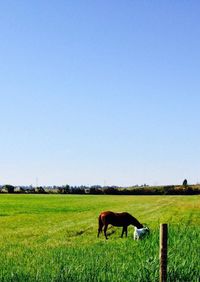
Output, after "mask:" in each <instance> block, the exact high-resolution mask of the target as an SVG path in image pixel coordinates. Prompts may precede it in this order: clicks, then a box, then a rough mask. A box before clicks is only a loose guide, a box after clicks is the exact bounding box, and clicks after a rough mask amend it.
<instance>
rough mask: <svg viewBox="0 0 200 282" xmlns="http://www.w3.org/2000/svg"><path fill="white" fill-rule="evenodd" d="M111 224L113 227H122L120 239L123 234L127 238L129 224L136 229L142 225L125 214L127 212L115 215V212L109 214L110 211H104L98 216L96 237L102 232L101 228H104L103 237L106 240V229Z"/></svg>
mask: <svg viewBox="0 0 200 282" xmlns="http://www.w3.org/2000/svg"><path fill="white" fill-rule="evenodd" d="M109 224H111V225H113V226H122V227H123V229H122V235H121V238H122V237H123V235H124V232H125V234H126V237H127V232H128V231H127V229H128V226H129V225H130V224H132V225H134V226H136V227H137V228H143V225H142V224H141V223H140V222H139V221H138V220H137V219H136V218H135V217H133V216H132V215H131V214H129V213H127V212H122V213H115V212H111V211H104V212H102V213H100V215H99V228H98V235H97V236H98V237H99V234H100V233H101V232H102V228H103V227H104V230H103V231H104V235H105V237H106V239H108V238H107V234H106V231H107V228H108V225H109Z"/></svg>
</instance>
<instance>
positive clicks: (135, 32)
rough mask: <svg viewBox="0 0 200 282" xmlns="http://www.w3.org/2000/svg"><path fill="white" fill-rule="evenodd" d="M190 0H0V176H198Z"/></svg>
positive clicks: (196, 41)
mask: <svg viewBox="0 0 200 282" xmlns="http://www.w3.org/2000/svg"><path fill="white" fill-rule="evenodd" d="M199 15H200V3H199V1H139V0H138V1H131V0H127V1H114V0H112V1H92V0H91V1H72V0H71V1H64V0H63V1H49V0H48V1H41V0H37V1H36V0H34V1H25V0H24V1H23V0H21V1H14V0H13V1H1V3H0V107H1V110H0V133H1V137H0V184H5V183H10V184H14V185H18V184H27V185H29V184H33V185H36V178H37V179H38V180H37V182H38V184H39V185H54V184H67V183H68V184H70V185H80V184H86V185H87V184H89V185H92V184H100V185H104V184H106V185H124V186H125V185H134V184H143V183H147V184H150V185H151V184H153V185H159V184H178V183H182V181H183V180H184V178H187V179H188V182H189V183H197V182H200V164H199V156H200V130H199V129H200V112H199V109H200V17H199Z"/></svg>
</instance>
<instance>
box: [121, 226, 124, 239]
mask: <svg viewBox="0 0 200 282" xmlns="http://www.w3.org/2000/svg"><path fill="white" fill-rule="evenodd" d="M124 231H125V227H124V226H123V228H122V235H121V238H123V236H124Z"/></svg>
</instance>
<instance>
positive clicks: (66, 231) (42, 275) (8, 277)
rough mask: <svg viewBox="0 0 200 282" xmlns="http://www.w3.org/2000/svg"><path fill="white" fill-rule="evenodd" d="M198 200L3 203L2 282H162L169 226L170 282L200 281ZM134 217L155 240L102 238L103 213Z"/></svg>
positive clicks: (0, 199)
mask: <svg viewBox="0 0 200 282" xmlns="http://www.w3.org/2000/svg"><path fill="white" fill-rule="evenodd" d="M199 208H200V197H199V196H108V195H107V196H101V195H99V196H95V195H7V194H4V195H3V194H1V195H0V250H1V252H0V281H2V282H8V281H9V282H10V281H13V282H17V281H19V282H23V281H26V282H29V281H48V282H50V281H59V282H60V281H74V282H79V281H80V282H84V281H91V282H92V281H99V282H100V281H101V282H103V281H105V282H110V281H115V282H119V281H120V282H124V281H126V282H129V281H142V282H145V281H148V282H149V281H153V282H154V281H159V224H160V223H165V222H166V223H168V224H169V249H168V280H169V281H181V282H182V281H190V282H192V281H196V282H197V281H199V277H200V269H199V261H200V255H199V254H200V250H199V241H200V235H199V234H200V213H199ZM103 210H113V211H127V212H129V213H131V214H132V215H133V216H135V217H136V218H137V219H138V220H139V221H140V222H142V223H145V224H147V225H148V226H149V228H150V230H151V233H150V235H149V236H148V237H147V238H145V239H144V240H141V241H134V240H133V227H132V226H129V228H128V237H127V238H123V239H121V238H120V235H121V228H118V227H113V228H109V229H108V235H109V234H110V236H109V239H108V240H105V238H104V236H103V234H101V236H100V238H97V228H98V225H97V218H98V215H99V213H100V212H101V211H103Z"/></svg>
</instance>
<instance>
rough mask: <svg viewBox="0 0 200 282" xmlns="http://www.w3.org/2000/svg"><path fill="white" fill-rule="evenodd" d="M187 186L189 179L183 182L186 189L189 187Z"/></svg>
mask: <svg viewBox="0 0 200 282" xmlns="http://www.w3.org/2000/svg"><path fill="white" fill-rule="evenodd" d="M187 185H188V182H187V179H184V181H183V186H184V187H187Z"/></svg>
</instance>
